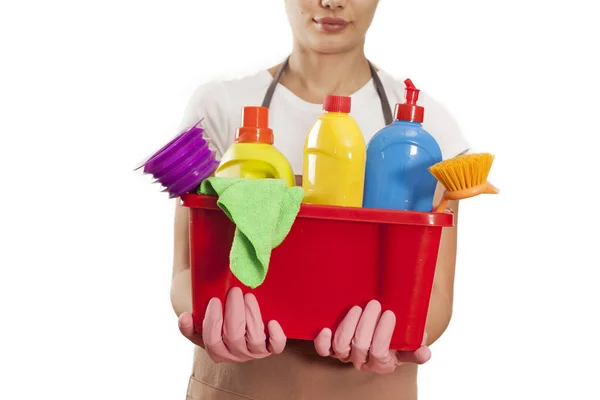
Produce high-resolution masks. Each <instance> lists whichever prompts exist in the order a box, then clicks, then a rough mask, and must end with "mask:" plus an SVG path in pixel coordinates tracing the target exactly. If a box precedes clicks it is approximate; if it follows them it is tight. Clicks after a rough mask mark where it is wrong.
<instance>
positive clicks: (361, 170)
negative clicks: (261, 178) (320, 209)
mask: <svg viewBox="0 0 600 400" xmlns="http://www.w3.org/2000/svg"><path fill="white" fill-rule="evenodd" d="M350 109H351V99H350V97H346V96H331V95H327V96H325V100H324V102H323V110H324V111H325V113H324V114H323V115H321V116H320V117H319V118H318V119H317V121H316V122H315V123H314V125H313V127H312V129H311V130H310V132H309V133H308V135H307V137H306V141H305V144H304V168H303V169H304V170H303V174H302V187H303V188H304V193H305V194H304V202H305V203H312V204H321V205H331V206H342V207H361V206H362V200H363V184H364V179H365V159H366V144H365V139H364V137H363V135H362V133H361V131H360V128H359V127H358V124H357V123H356V121H355V120H354V118H352V117H351V116H350V115H349V113H350Z"/></svg>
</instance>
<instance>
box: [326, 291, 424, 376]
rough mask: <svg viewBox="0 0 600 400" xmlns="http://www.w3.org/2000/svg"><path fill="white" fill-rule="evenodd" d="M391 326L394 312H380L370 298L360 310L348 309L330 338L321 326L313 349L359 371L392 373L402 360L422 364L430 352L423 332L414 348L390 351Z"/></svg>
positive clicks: (394, 317) (330, 334) (379, 308)
mask: <svg viewBox="0 0 600 400" xmlns="http://www.w3.org/2000/svg"><path fill="white" fill-rule="evenodd" d="M380 315H381V318H380ZM395 326H396V316H395V315H394V313H393V312H392V311H389V310H388V311H386V312H384V313H383V314H381V304H379V302H378V301H376V300H372V301H370V302H369V304H367V306H366V307H365V310H364V312H363V310H362V309H361V308H360V307H358V306H355V307H353V308H352V309H351V310H350V311H349V312H348V314H347V315H346V317H345V318H344V319H343V320H342V322H341V323H340V325H339V326H338V328H337V329H336V331H335V336H333V341H332V333H331V330H330V329H328V328H325V329H323V330H322V331H321V332H320V333H319V335H318V336H317V338H316V339H315V349H316V350H317V353H319V354H320V355H321V356H323V357H328V356H331V357H334V358H337V359H339V360H340V361H342V362H352V363H353V364H354V367H355V368H356V369H358V370H360V371H371V372H375V373H378V374H389V373H392V372H394V370H395V369H396V367H397V366H399V365H402V364H405V363H416V364H424V363H425V362H427V361H429V359H430V358H431V352H430V351H429V347H427V346H426V345H425V343H426V342H427V334H425V337H424V338H423V345H422V346H421V347H420V348H418V349H417V350H415V351H395V350H390V342H391V341H392V334H393V333H394V328H395Z"/></svg>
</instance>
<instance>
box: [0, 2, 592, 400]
mask: <svg viewBox="0 0 600 400" xmlns="http://www.w3.org/2000/svg"><path fill="white" fill-rule="evenodd" d="M0 4H1V6H0V43H1V48H0V49H1V50H0V51H1V53H0V54H1V55H0V59H1V61H0V71H1V74H0V106H1V108H0V134H1V144H0V150H1V151H0V167H1V170H0V177H1V178H2V189H0V190H2V196H1V199H2V206H1V207H0V230H1V242H0V246H1V251H0V268H1V269H0V307H1V314H0V318H1V320H0V325H1V329H0V369H1V371H0V398H1V399H7V400H8V399H10V400H19V399H41V398H44V399H46V398H48V399H63V400H67V399H182V398H184V396H185V389H186V384H187V379H188V376H189V373H190V371H191V362H192V358H191V357H192V345H191V344H190V343H188V342H186V340H185V339H184V338H183V337H181V336H180V334H179V331H178V329H177V322H176V318H175V315H174V313H173V311H172V309H171V305H170V300H169V285H170V277H171V257H172V250H171V244H172V217H173V207H174V203H173V201H170V200H168V198H167V195H166V194H164V193H160V191H159V188H158V187H157V186H153V185H150V183H149V179H147V177H145V176H142V175H141V174H139V173H134V172H133V168H134V166H135V165H136V164H137V162H138V161H140V160H141V159H143V158H144V157H145V156H147V155H148V154H150V153H151V152H152V151H154V150H155V149H156V148H157V147H159V146H161V145H162V144H163V143H164V142H165V141H167V140H168V139H170V138H171V137H172V136H174V134H175V133H176V132H175V129H176V127H177V126H178V124H179V122H180V118H181V116H182V112H183V109H184V107H185V105H186V103H187V101H188V98H189V96H190V95H191V93H192V91H193V90H194V89H195V87H196V86H197V85H199V84H200V83H202V82H205V81H207V80H210V79H216V78H228V77H236V76H242V75H244V74H247V73H251V72H254V71H255V70H257V69H258V68H266V67H268V66H271V65H274V64H276V63H278V62H279V61H280V60H281V59H282V58H283V57H284V56H286V55H287V53H288V52H289V50H290V44H291V35H290V30H289V28H288V24H287V20H286V16H285V11H284V7H283V4H284V3H283V0H279V1H275V0H252V1H249V0H246V1H244V0H231V1H205V0H194V1H183V0H180V1H149V0H146V1H135V0H119V1H116V0H104V1H66V0H56V1H18V2H9V1H2V3H0ZM592 4H593V2H591V1H583V0H571V1H568V2H567V1H561V2H559V1H542V0H539V1H536V0H506V1H502V2H488V1H475V0H454V1H441V0H419V1H414V2H409V1H405V0H382V1H381V4H380V9H379V11H378V14H377V15H376V18H375V21H374V24H373V27H372V29H371V31H370V33H369V37H368V44H367V55H368V57H369V58H370V59H371V60H373V61H374V62H375V63H377V64H378V65H380V66H381V67H382V68H384V69H385V70H387V71H388V72H390V73H391V74H393V75H396V76H399V77H404V76H410V77H411V78H412V79H413V81H414V82H415V83H416V84H417V85H419V86H421V87H422V88H425V89H427V91H428V92H429V93H430V94H432V95H433V96H434V97H436V98H437V99H438V100H440V101H441V102H442V103H444V104H445V105H446V107H448V109H450V110H451V112H452V113H454V115H455V116H456V118H457V119H458V120H459V121H460V124H461V126H462V128H463V130H464V132H465V134H466V135H467V137H468V139H469V140H470V141H471V142H472V143H473V145H474V150H482V151H491V152H493V153H495V154H496V161H495V163H494V166H493V168H492V172H491V175H490V181H491V182H492V183H494V184H495V185H496V186H498V187H500V188H501V189H502V192H501V194H500V195H497V196H480V197H478V198H474V199H471V200H468V201H465V202H463V206H462V209H461V217H460V234H459V235H460V237H459V255H458V266H457V275H456V300H455V311H454V316H453V320H452V323H451V325H450V327H449V329H448V331H447V332H446V334H445V335H444V336H443V337H442V338H441V339H440V340H439V341H438V342H437V343H436V344H435V345H434V346H433V347H432V351H433V359H432V360H431V362H429V363H428V364H426V365H425V366H423V367H422V368H421V369H420V378H419V379H420V381H419V385H420V399H423V400H434V399H435V400H437V399H462V400H467V399H477V400H480V399H486V400H492V399H578V400H585V399H599V398H600V389H599V388H598V383H597V379H598V378H597V377H598V372H600V368H599V367H598V357H599V356H600V351H599V349H600V345H599V342H598V336H599V335H600V328H599V323H598V319H599V315H600V313H599V312H598V306H600V301H599V295H598V294H597V292H596V289H597V287H598V282H599V281H598V277H599V274H598V269H599V267H600V261H599V260H598V244H597V243H598V242H599V241H600V240H599V239H600V234H598V224H599V223H600V220H599V218H598V215H599V213H598V209H597V207H598V205H597V202H598V199H599V198H600V196H599V193H598V183H597V179H598V173H597V171H596V169H597V163H596V162H594V161H595V160H596V159H597V154H598V147H597V143H598V135H599V134H600V129H599V128H598V122H597V121H598V120H597V117H596V116H597V115H598V114H597V113H598V109H599V105H600V104H599V102H598V93H599V89H600V85H599V83H600V82H599V78H598V76H599V74H600V73H599V71H600V65H599V64H598V61H597V53H598V42H597V39H593V37H596V38H598V37H600V32H599V29H598V23H597V18H596V17H595V15H597V14H595V13H593V12H592Z"/></svg>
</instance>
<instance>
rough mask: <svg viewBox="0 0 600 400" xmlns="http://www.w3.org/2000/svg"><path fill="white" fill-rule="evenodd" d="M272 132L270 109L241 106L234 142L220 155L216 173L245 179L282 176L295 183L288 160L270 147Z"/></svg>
mask: <svg viewBox="0 0 600 400" xmlns="http://www.w3.org/2000/svg"><path fill="white" fill-rule="evenodd" d="M273 141H274V140H273V131H272V130H271V128H269V109H268V108H266V107H250V106H248V107H244V108H243V109H242V124H241V127H239V128H238V129H237V134H236V138H235V143H234V144H232V145H231V146H230V147H229V149H227V151H226V152H225V154H224V155H223V157H222V158H221V163H220V164H219V167H218V168H217V170H216V172H215V176H218V177H226V178H246V179H266V178H275V179H282V180H283V181H284V182H285V183H286V184H287V185H288V186H295V184H296V183H295V179H294V172H293V170H292V166H291V165H290V163H289V161H288V160H287V159H286V158H285V157H284V155H283V154H281V153H280V152H279V150H277V149H276V148H275V146H273Z"/></svg>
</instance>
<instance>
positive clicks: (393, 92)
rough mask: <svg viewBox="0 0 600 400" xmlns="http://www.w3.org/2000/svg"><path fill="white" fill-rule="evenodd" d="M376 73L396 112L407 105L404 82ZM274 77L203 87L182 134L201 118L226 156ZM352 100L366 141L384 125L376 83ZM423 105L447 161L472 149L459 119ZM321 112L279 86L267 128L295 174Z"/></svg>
mask: <svg viewBox="0 0 600 400" xmlns="http://www.w3.org/2000/svg"><path fill="white" fill-rule="evenodd" d="M378 74H379V77H380V79H381V82H382V83H383V87H384V89H385V92H386V94H387V96H388V100H389V103H390V107H391V108H392V112H393V111H394V106H395V105H396V103H403V102H404V89H405V85H404V80H396V79H394V78H393V77H391V76H390V75H388V74H387V73H385V72H384V71H381V70H379V71H378ZM272 79H273V77H272V76H271V74H270V73H269V72H268V71H267V70H261V71H259V72H257V73H255V74H253V75H249V76H246V77H244V78H240V79H232V80H225V81H214V82H209V83H206V84H203V85H201V86H200V87H199V88H198V89H196V91H195V92H194V94H193V96H192V98H191V99H190V102H189V104H188V106H187V108H186V111H185V114H184V117H183V121H182V122H181V130H184V129H187V128H189V127H191V126H192V125H193V124H195V123H196V122H198V120H200V119H201V118H203V119H204V120H203V121H202V124H201V126H203V128H204V129H205V131H206V136H207V137H208V138H210V139H211V146H212V148H213V149H214V150H215V151H216V152H217V157H218V158H220V157H222V155H223V153H224V152H225V151H226V150H227V149H228V148H229V146H231V144H233V142H234V140H235V133H236V129H237V128H238V127H239V126H240V122H241V111H242V108H243V107H244V106H260V105H261V104H262V101H263V98H264V95H265V93H266V91H267V88H268V87H269V84H270V83H271V81H272ZM417 87H418V86H417ZM351 97H352V110H351V112H350V115H351V116H352V117H353V118H354V119H355V120H356V122H357V123H358V126H359V127H360V129H361V131H362V132H363V135H364V136H365V140H366V141H367V143H368V141H369V140H370V139H371V137H372V136H373V135H374V134H375V133H377V132H378V131H379V130H380V129H381V128H383V127H384V126H385V120H384V117H383V112H382V110H381V103H380V100H379V96H378V95H377V91H376V89H375V85H374V84H373V80H372V79H371V80H369V82H367V83H366V84H365V85H364V86H363V87H362V88H360V89H359V90H358V91H356V92H355V93H354V94H353V95H352V96H351ZM419 105H421V106H423V107H424V108H425V117H424V122H423V127H424V128H425V130H427V131H428V132H429V133H430V134H431V135H433V137H434V138H435V139H436V140H437V142H438V144H439V146H440V148H441V150H442V155H443V157H444V159H447V158H452V157H454V156H456V155H458V154H460V153H462V152H464V151H466V150H468V148H469V146H468V144H467V142H466V141H465V139H464V137H463V135H462V134H461V132H460V129H459V127H458V125H457V123H456V121H455V120H454V119H453V118H452V117H451V116H450V115H449V114H448V112H446V111H445V110H444V109H443V107H442V106H441V105H440V104H438V103H436V102H435V101H433V100H432V99H431V98H430V97H429V96H428V95H427V93H426V92H424V91H421V92H420V96H419ZM322 113H323V109H322V105H321V104H313V103H309V102H307V101H305V100H302V99H301V98H299V97H298V96H296V95H295V94H294V93H292V92H291V91H290V90H289V89H287V88H286V87H285V86H283V85H282V84H278V85H277V88H276V89H275V93H274V95H273V99H272V101H271V105H270V107H269V125H270V128H271V129H273V134H274V137H275V142H274V145H275V147H276V148H277V149H278V150H279V151H281V152H282V153H283V155H284V156H285V157H286V158H287V159H288V160H289V162H290V163H291V165H292V168H293V169H294V173H295V174H296V175H301V174H302V163H303V150H304V140H305V137H306V135H307V133H308V131H309V130H310V128H311V127H312V125H313V124H314V122H315V121H316V119H317V118H318V117H319V116H320V115H321V114H322Z"/></svg>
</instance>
